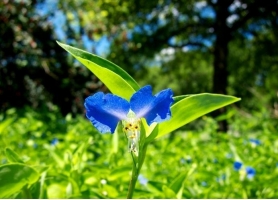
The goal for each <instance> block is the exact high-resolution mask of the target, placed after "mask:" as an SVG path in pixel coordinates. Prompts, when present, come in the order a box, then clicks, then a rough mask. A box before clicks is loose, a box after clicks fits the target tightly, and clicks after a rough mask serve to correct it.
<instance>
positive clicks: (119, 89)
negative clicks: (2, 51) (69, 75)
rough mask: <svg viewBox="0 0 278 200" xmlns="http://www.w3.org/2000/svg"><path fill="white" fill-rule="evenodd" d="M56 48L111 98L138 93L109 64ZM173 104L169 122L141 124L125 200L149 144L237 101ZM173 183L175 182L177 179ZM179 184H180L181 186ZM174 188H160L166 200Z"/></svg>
mask: <svg viewBox="0 0 278 200" xmlns="http://www.w3.org/2000/svg"><path fill="white" fill-rule="evenodd" d="M58 44H59V45H60V46H61V47H62V48H64V49H65V50H66V51H68V52H69V53H70V54H71V55H73V56H74V57H75V58H76V59H77V60H79V61H80V62H81V63H82V64H84V65H85V66H86V67H87V68H88V69H89V70H91V71H92V72H93V73H94V74H95V75H96V76H97V77H98V78H99V79H100V80H101V81H102V82H103V83H104V84H105V85H106V86H107V87H108V89H109V90H110V91H111V92H112V93H113V94H116V95H118V96H120V97H122V98H125V99H127V100H129V99H130V97H131V96H132V95H133V94H134V93H135V92H136V91H137V90H139V89H140V87H139V85H138V83H137V82H136V81H135V80H134V79H133V78H132V77H131V76H129V75H128V73H126V72H125V71H124V70H123V69H122V68H120V67H119V66H117V65H115V64H113V63H112V62H110V61H107V60H105V59H103V58H101V57H99V56H96V55H93V54H90V53H88V52H85V51H83V50H80V49H77V48H74V47H71V46H69V45H66V44H62V43H60V42H58ZM174 100H175V102H174V104H173V105H172V106H171V113H172V118H171V119H170V120H168V121H165V122H162V123H161V124H154V125H151V127H149V126H148V125H147V124H146V123H145V121H144V120H142V124H141V128H142V129H141V133H140V140H139V155H138V156H137V155H134V153H133V152H131V155H132V158H133V169H132V177H131V181H130V185H129V191H128V195H127V198H132V195H133V191H134V188H135V184H136V181H137V178H138V175H139V172H140V169H141V167H142V164H143V162H144V158H145V154H146V151H147V146H148V144H149V143H150V142H152V141H153V140H154V139H155V138H158V137H161V136H163V135H165V134H167V133H170V132H172V131H174V130H176V129H178V128H180V127H181V126H183V125H185V124H187V123H189V122H191V121H193V120H195V119H197V118H198V117H201V116H203V115H205V114H207V113H209V112H211V111H214V110H216V109H219V108H221V107H224V106H226V105H229V104H232V103H234V102H237V101H239V100H240V98H236V97H233V96H227V95H220V94H208V93H204V94H196V95H182V96H178V97H174ZM177 180H179V178H178V179H177ZM177 182H180V181H177ZM181 183H182V184H183V182H181ZM176 185H178V184H176V183H173V184H172V185H171V186H170V188H168V187H166V186H165V187H163V188H162V189H163V191H164V192H165V193H167V194H168V195H166V197H171V198H172V197H177V198H178V197H181V194H180V191H181V188H179V187H176ZM179 185H180V184H179Z"/></svg>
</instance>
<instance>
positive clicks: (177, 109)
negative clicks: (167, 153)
mask: <svg viewBox="0 0 278 200" xmlns="http://www.w3.org/2000/svg"><path fill="white" fill-rule="evenodd" d="M239 100H240V98H237V97H233V96H228V95H220V94H208V93H204V94H196V95H192V96H190V97H187V98H184V99H182V100H180V101H178V102H177V103H175V104H174V105H173V106H172V107H171V112H172V118H171V119H170V120H168V121H165V122H163V123H161V124H159V126H158V135H157V137H156V138H158V137H161V136H163V135H165V134H167V133H170V132H171V131H174V130H176V129H177V128H180V127H181V126H184V125H185V124H187V123H189V122H191V121H193V120H195V119H197V118H198V117H201V116H203V115H205V114H207V113H209V112H211V111H214V110H217V109H219V108H221V107H224V106H227V105H229V104H232V103H234V102H237V101H239Z"/></svg>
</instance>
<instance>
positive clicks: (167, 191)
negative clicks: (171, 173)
mask: <svg viewBox="0 0 278 200" xmlns="http://www.w3.org/2000/svg"><path fill="white" fill-rule="evenodd" d="M162 191H163V194H164V198H165V199H176V198H177V196H176V194H175V192H174V191H173V190H172V189H171V188H169V187H167V186H166V185H163V186H162Z"/></svg>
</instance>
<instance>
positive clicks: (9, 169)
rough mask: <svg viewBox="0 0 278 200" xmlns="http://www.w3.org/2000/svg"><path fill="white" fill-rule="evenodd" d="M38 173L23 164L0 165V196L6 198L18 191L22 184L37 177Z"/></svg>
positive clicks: (24, 184) (30, 182) (29, 182)
mask: <svg viewBox="0 0 278 200" xmlns="http://www.w3.org/2000/svg"><path fill="white" fill-rule="evenodd" d="M39 176H40V175H39V173H38V172H37V171H36V170H34V169H33V168H32V167H30V166H28V165H24V164H6V165H2V166H0V198H7V197H9V196H10V195H12V194H14V193H16V192H19V191H20V190H21V189H22V188H23V187H24V186H26V185H31V184H33V183H35V182H36V181H37V180H38V179H39Z"/></svg>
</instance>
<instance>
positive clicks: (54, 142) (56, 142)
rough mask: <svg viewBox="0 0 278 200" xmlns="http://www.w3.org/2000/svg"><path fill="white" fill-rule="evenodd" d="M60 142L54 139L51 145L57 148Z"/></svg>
mask: <svg viewBox="0 0 278 200" xmlns="http://www.w3.org/2000/svg"><path fill="white" fill-rule="evenodd" d="M58 142H59V140H58V139H57V138H54V139H52V140H51V142H50V144H51V145H52V146H56V145H57V144H58Z"/></svg>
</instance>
